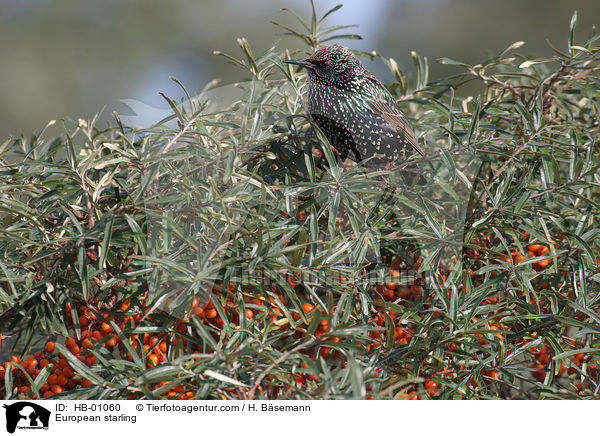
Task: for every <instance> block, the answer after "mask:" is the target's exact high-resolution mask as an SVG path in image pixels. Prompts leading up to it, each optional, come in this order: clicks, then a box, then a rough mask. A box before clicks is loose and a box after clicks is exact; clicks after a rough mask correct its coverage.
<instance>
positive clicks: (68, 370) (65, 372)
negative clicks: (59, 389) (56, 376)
mask: <svg viewBox="0 0 600 436" xmlns="http://www.w3.org/2000/svg"><path fill="white" fill-rule="evenodd" d="M63 375H64V376H65V377H66V378H71V377H73V376H74V375H75V371H73V369H72V368H65V369H64V370H63ZM59 384H60V383H59Z"/></svg>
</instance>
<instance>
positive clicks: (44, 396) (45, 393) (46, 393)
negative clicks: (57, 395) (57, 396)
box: [42, 390, 53, 398]
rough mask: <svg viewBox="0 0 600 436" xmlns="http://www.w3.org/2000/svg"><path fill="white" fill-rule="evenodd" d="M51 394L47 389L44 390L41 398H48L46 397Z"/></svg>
mask: <svg viewBox="0 0 600 436" xmlns="http://www.w3.org/2000/svg"><path fill="white" fill-rule="evenodd" d="M52 394H53V392H52V391H50V390H48V391H46V392H44V395H42V398H48V397H50V396H52Z"/></svg>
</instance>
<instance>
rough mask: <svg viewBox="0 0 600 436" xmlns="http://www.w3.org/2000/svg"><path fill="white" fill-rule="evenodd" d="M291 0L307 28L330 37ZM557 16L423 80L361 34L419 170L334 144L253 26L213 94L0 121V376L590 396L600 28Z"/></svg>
mask: <svg viewBox="0 0 600 436" xmlns="http://www.w3.org/2000/svg"><path fill="white" fill-rule="evenodd" d="M330 12H335V10H333V11H330ZM325 15H328V14H325ZM323 18H325V17H323ZM298 20H299V22H298V26H297V27H296V28H292V27H285V31H286V33H287V34H288V35H291V36H292V37H296V38H299V39H300V40H301V41H303V42H304V43H305V44H306V46H307V51H306V52H310V51H311V50H313V49H314V48H315V47H317V46H318V45H319V44H323V43H324V44H329V43H331V41H334V40H335V39H336V38H344V37H348V35H338V34H337V33H336V32H338V31H339V30H340V29H339V27H338V28H336V27H333V28H328V27H324V24H323V19H320V18H318V14H316V12H315V13H314V14H313V17H312V19H311V20H310V22H305V21H303V20H302V19H301V18H298ZM575 24H576V15H574V17H573V20H572V22H571V28H570V29H569V30H568V32H566V33H568V37H567V38H566V39H567V44H566V48H554V51H555V55H554V56H553V57H552V58H544V59H532V58H526V57H524V56H522V55H520V54H518V52H516V50H518V49H519V47H520V46H521V45H522V44H521V43H515V44H513V45H512V46H510V47H509V48H507V49H506V50H503V51H501V52H499V53H497V54H496V55H494V56H491V57H489V58H488V59H486V60H485V61H483V62H481V63H479V64H477V65H469V64H466V63H463V62H459V61H455V60H451V59H447V58H443V59H441V60H440V61H441V62H442V63H444V64H448V71H449V72H450V73H452V75H450V76H449V77H447V78H444V79H440V80H430V79H429V77H428V67H427V65H428V60H427V59H426V58H424V57H421V56H419V55H417V54H413V59H414V68H413V69H411V70H410V71H407V74H406V75H405V73H404V72H403V71H402V70H401V69H400V68H399V66H398V64H397V63H396V62H395V61H394V60H393V59H388V58H385V57H383V56H381V55H380V54H379V53H377V52H372V53H358V54H359V55H360V56H363V57H364V58H368V59H370V60H378V61H382V62H384V63H385V64H386V65H387V66H388V67H389V68H390V71H391V73H392V75H393V77H394V79H393V80H394V81H393V82H392V83H387V85H388V86H389V89H390V91H391V92H392V93H393V94H394V95H395V96H396V97H397V98H398V100H399V102H400V105H401V107H402V109H403V110H404V111H405V113H406V114H407V115H408V117H409V118H410V119H411V122H412V124H413V125H414V126H415V129H416V131H417V136H418V141H419V143H420V144H421V145H422V146H423V149H424V150H425V156H422V157H420V156H415V157H413V160H412V161H411V162H409V164H414V165H417V164H419V165H420V168H422V170H421V171H422V175H423V178H424V180H422V181H421V182H422V183H421V184H417V185H411V186H408V185H402V184H398V185H394V184H393V183H390V181H392V180H393V177H394V174H393V171H388V170H387V169H382V170H379V171H377V172H376V174H373V173H369V172H366V171H363V170H362V169H363V167H362V166H361V165H345V166H336V165H335V158H334V157H333V156H332V154H331V152H330V150H329V148H328V146H327V143H326V139H325V138H324V137H323V135H322V133H321V132H320V131H318V129H317V128H316V127H314V126H313V125H312V124H311V123H310V121H309V120H308V119H307V117H306V116H305V115H304V109H303V105H302V96H303V95H304V94H305V92H306V80H305V76H304V75H303V74H304V73H303V72H301V71H296V70H295V69H294V68H292V67H290V66H289V65H287V64H283V63H282V62H281V61H282V60H283V59H285V58H287V57H288V56H290V55H291V54H292V55H298V57H299V56H302V53H295V54H294V53H288V52H286V51H285V50H283V49H282V48H281V47H278V46H275V47H273V48H271V49H269V50H267V51H266V52H264V53H262V54H260V55H258V56H256V55H254V54H253V52H252V50H251V48H250V44H249V42H248V41H246V40H245V39H240V40H239V41H238V42H239V46H240V50H241V55H240V56H236V55H229V54H222V55H223V56H224V57H225V58H226V59H227V60H228V61H229V62H231V63H232V65H234V66H235V68H241V70H242V71H243V72H244V74H246V76H247V79H248V80H246V81H245V82H243V83H240V84H239V85H238V87H237V88H235V89H236V90H237V92H238V93H237V97H236V98H235V99H234V100H233V101H232V102H231V104H230V105H227V107H226V108H222V107H221V108H218V109H217V110H215V109H214V108H212V107H211V101H210V92H208V91H207V92H206V93H204V94H202V95H201V96H200V97H199V98H192V99H189V100H187V101H185V102H176V101H173V100H170V99H168V97H165V98H167V100H168V101H169V103H170V105H171V107H172V111H173V113H172V115H171V116H169V117H168V118H167V119H165V120H162V121H161V122H159V123H157V124H155V125H153V126H151V127H148V128H136V127H132V126H128V125H126V123H124V122H123V121H122V119H121V118H120V117H119V115H117V114H115V119H114V122H113V123H111V124H110V125H107V126H102V125H100V123H99V122H98V120H97V117H94V118H81V119H79V120H77V121H73V120H66V121H65V123H64V124H65V133H64V134H63V135H62V136H58V137H54V138H46V134H45V131H44V130H42V131H41V132H39V133H36V134H34V135H32V136H30V137H25V136H21V137H16V138H8V139H7V140H5V141H4V142H2V143H1V144H0V178H1V182H0V186H1V191H0V220H1V221H2V226H0V271H1V272H0V328H1V331H2V333H1V334H2V336H1V342H0V357H1V358H2V361H3V364H2V365H1V366H0V398H3V399H16V398H21V399H27V398H30V399H31V398H34V399H37V398H68V399H142V398H144V399H342V398H360V399H409V400H413V399H415V400H416V399H421V400H427V399H485V398H501V399H537V398H557V399H558V398H563V399H577V398H581V399H587V398H598V396H599V392H600V378H599V377H600V375H599V372H598V365H599V364H600V293H599V287H600V286H599V282H600V274H599V272H600V267H599V266H598V265H599V262H600V252H599V243H598V239H599V238H598V232H599V229H600V222H599V219H600V218H599V217H600V208H599V203H598V199H599V198H600V187H599V186H600V185H599V183H600V180H599V172H598V168H599V166H600V147H599V145H600V143H599V138H600V129H599V125H600V118H599V112H600V91H599V89H600V74H599V71H600V50H599V45H598V36H597V35H596V34H595V33H593V32H592V33H591V35H590V37H589V39H587V40H586V41H574V40H573V33H574V27H575ZM343 32H344V29H342V33H343ZM350 37H351V38H357V37H358V36H355V35H354V36H352V35H351V36H350ZM283 41H284V42H285V41H286V40H285V39H284V40H283ZM560 46H561V47H562V46H564V44H560ZM232 68H233V66H232ZM467 85H468V87H467ZM324 162H325V164H324ZM473 163H476V164H477V165H476V171H474V170H472V169H473V166H472V164H473ZM469 165H471V166H469ZM382 181H385V182H386V183H387V185H385V184H383V183H382ZM385 186H387V187H386V188H385V189H384V187H385ZM390 186H392V189H389V187H390ZM394 186H396V187H400V189H393V187H394ZM459 187H462V189H463V191H460V190H459V189H458V188H459ZM466 188H468V189H466ZM383 191H385V194H386V196H387V197H386V198H383V197H384V196H382V192H383ZM459 191H460V192H466V195H463V194H461V193H460V192H459ZM424 193H426V194H424Z"/></svg>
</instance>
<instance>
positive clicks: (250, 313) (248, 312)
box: [246, 309, 254, 319]
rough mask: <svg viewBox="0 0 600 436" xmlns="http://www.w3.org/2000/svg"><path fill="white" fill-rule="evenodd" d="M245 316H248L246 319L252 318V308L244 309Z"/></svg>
mask: <svg viewBox="0 0 600 436" xmlns="http://www.w3.org/2000/svg"><path fill="white" fill-rule="evenodd" d="M246 318H248V319H252V318H254V312H253V311H252V309H246Z"/></svg>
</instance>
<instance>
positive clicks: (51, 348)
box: [44, 342, 54, 353]
mask: <svg viewBox="0 0 600 436" xmlns="http://www.w3.org/2000/svg"><path fill="white" fill-rule="evenodd" d="M44 349H45V350H46V353H52V352H53V351H54V342H47V343H46V347H45V348H44Z"/></svg>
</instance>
